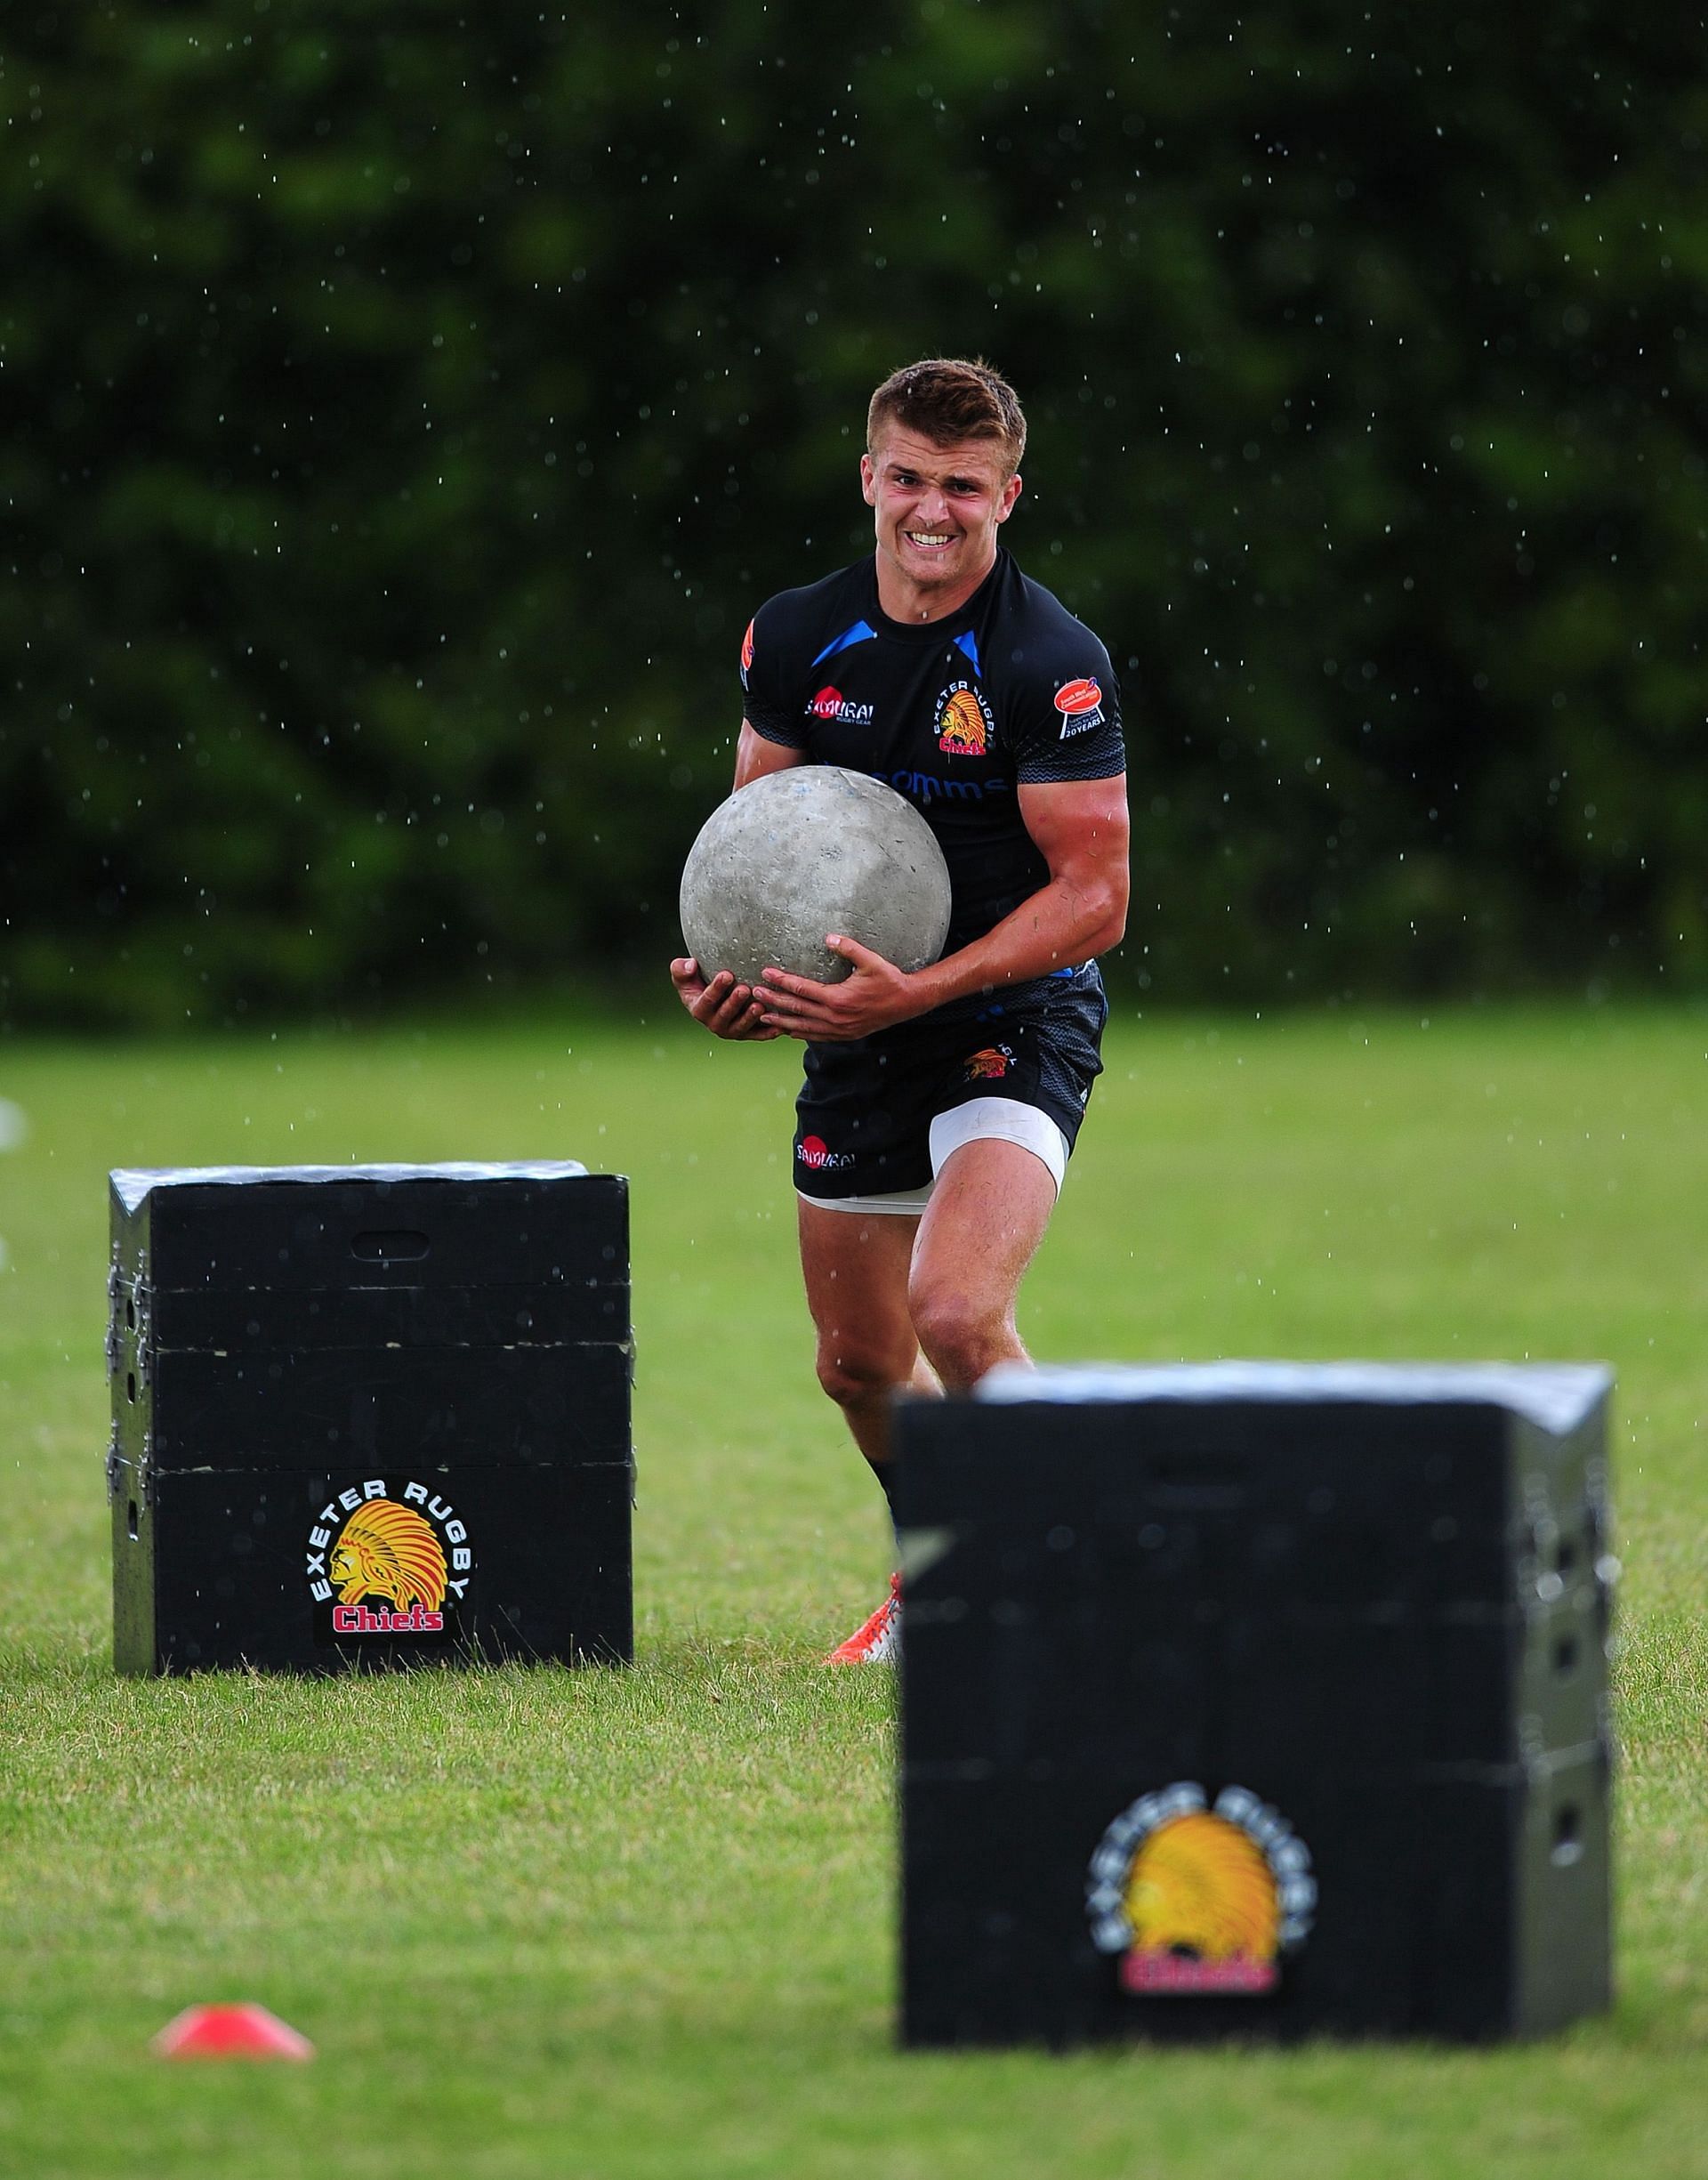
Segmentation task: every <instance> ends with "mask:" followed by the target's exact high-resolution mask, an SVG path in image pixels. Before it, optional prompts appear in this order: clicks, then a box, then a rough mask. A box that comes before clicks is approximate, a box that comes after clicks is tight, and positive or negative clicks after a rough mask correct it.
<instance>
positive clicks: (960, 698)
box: [934, 682, 996, 757]
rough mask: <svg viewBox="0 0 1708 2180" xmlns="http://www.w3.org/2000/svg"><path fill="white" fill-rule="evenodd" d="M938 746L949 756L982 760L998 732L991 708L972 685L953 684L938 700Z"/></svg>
mask: <svg viewBox="0 0 1708 2180" xmlns="http://www.w3.org/2000/svg"><path fill="white" fill-rule="evenodd" d="M934 725H935V728H936V732H937V746H938V747H939V749H940V750H941V751H942V752H943V754H944V755H945V756H949V757H982V756H983V755H985V754H986V752H987V750H988V748H989V747H990V744H991V742H992V741H993V740H994V739H995V732H996V723H995V720H994V719H993V718H992V717H991V715H990V706H989V705H987V703H986V702H985V699H984V698H983V697H982V696H981V695H980V694H979V690H976V689H975V688H974V687H973V685H972V683H971V682H950V683H949V686H948V687H947V689H946V690H944V691H943V693H942V695H941V696H940V697H939V698H938V699H937V718H936V720H935V722H934Z"/></svg>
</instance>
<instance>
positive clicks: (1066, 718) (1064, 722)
mask: <svg viewBox="0 0 1708 2180" xmlns="http://www.w3.org/2000/svg"><path fill="white" fill-rule="evenodd" d="M1055 705H1056V709H1057V710H1058V711H1059V713H1060V714H1061V739H1062V740H1063V741H1064V742H1065V741H1066V740H1067V739H1068V736H1069V735H1070V734H1088V733H1089V732H1090V731H1091V730H1092V728H1093V727H1100V726H1101V725H1102V724H1103V691H1102V690H1101V688H1100V686H1099V685H1098V683H1097V682H1094V681H1092V680H1091V679H1090V678H1089V677H1087V678H1086V679H1085V680H1084V681H1077V682H1063V683H1062V685H1061V687H1060V688H1059V689H1058V690H1057V691H1056V696H1055Z"/></svg>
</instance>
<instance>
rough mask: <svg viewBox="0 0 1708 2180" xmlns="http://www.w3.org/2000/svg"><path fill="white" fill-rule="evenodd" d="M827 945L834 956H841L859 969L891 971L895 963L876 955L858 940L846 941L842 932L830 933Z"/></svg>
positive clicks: (827, 937)
mask: <svg viewBox="0 0 1708 2180" xmlns="http://www.w3.org/2000/svg"><path fill="white" fill-rule="evenodd" d="M825 944H826V946H827V947H828V948H829V949H830V950H831V952H832V953H833V954H840V955H841V956H842V959H843V960H844V961H851V962H852V963H853V965H854V966H855V967H856V968H857V969H890V968H893V967H894V963H893V962H889V961H886V960H885V959H884V957H883V956H882V954H874V952H873V951H872V949H871V948H870V947H869V946H862V945H861V944H860V942H859V941H858V939H845V938H843V936H842V933H840V932H834V931H833V932H831V933H828V934H827V935H826V940H825Z"/></svg>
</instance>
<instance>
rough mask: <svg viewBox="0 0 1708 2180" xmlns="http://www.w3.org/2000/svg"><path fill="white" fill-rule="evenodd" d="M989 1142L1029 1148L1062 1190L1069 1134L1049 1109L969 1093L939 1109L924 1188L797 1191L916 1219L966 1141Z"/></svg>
mask: <svg viewBox="0 0 1708 2180" xmlns="http://www.w3.org/2000/svg"><path fill="white" fill-rule="evenodd" d="M985 1141H989V1142H1003V1143H1018V1144H1019V1146H1020V1148H1021V1150H1022V1151H1030V1152H1031V1153H1032V1155H1033V1157H1034V1158H1035V1159H1042V1161H1043V1164H1044V1165H1045V1166H1047V1167H1049V1168H1050V1173H1051V1178H1052V1179H1053V1180H1054V1182H1055V1184H1056V1193H1057V1194H1058V1195H1059V1194H1060V1193H1061V1184H1062V1182H1063V1180H1064V1179H1065V1177H1066V1175H1067V1172H1068V1138H1067V1137H1066V1136H1065V1135H1064V1134H1062V1132H1061V1130H1060V1129H1059V1127H1058V1126H1056V1124H1055V1122H1054V1121H1053V1120H1052V1119H1051V1118H1050V1116H1049V1114H1048V1113H1046V1112H1040V1111H1039V1110H1038V1109H1037V1107H1036V1106H1035V1105H1022V1104H1021V1103H1020V1102H1019V1099H1018V1098H969V1099H968V1100H967V1102H966V1103H965V1104H964V1105H951V1106H950V1108H949V1110H947V1112H946V1113H939V1114H938V1115H937V1116H936V1118H934V1119H933V1120H932V1122H931V1180H930V1181H929V1182H928V1183H926V1185H925V1186H924V1187H923V1188H922V1189H898V1190H896V1191H894V1192H893V1193H891V1194H890V1195H886V1196H809V1195H808V1194H807V1192H806V1191H805V1190H804V1189H801V1190H797V1191H796V1193H797V1194H798V1195H799V1197H800V1199H801V1200H802V1203H803V1204H816V1205H817V1206H818V1209H819V1210H821V1211H862V1212H874V1211H875V1212H880V1213H885V1212H887V1213H890V1214H892V1215H895V1216H896V1217H898V1218H908V1219H916V1218H918V1217H919V1215H920V1214H921V1213H922V1211H923V1210H924V1208H925V1207H926V1205H927V1204H928V1203H930V1202H931V1191H932V1190H933V1189H934V1188H935V1187H936V1186H937V1176H938V1175H939V1174H940V1173H941V1172H942V1170H943V1168H944V1167H945V1166H946V1165H947V1163H948V1161H949V1159H951V1158H952V1157H953V1156H954V1154H955V1152H956V1151H958V1150H960V1148H961V1146H962V1145H963V1143H971V1142H985Z"/></svg>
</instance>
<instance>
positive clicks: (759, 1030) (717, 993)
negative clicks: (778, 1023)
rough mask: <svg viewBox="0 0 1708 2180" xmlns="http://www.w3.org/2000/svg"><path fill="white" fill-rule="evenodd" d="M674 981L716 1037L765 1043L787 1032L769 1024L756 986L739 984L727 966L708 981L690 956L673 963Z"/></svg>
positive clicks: (678, 992)
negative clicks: (754, 992) (756, 991)
mask: <svg viewBox="0 0 1708 2180" xmlns="http://www.w3.org/2000/svg"><path fill="white" fill-rule="evenodd" d="M670 981H671V982H672V983H673V984H674V985H675V987H676V997H678V998H679V999H680V1000H681V1003H682V1005H684V1006H685V1007H686V1008H687V1009H688V1011H689V1013H690V1014H691V1015H692V1016H693V1017H694V1019H695V1021H697V1022H698V1023H699V1024H700V1025H701V1026H702V1028H704V1029H709V1030H710V1031H711V1032H712V1034H713V1037H722V1038H736V1039H739V1040H744V1041H747V1042H751V1043H753V1044H764V1043H767V1042H769V1039H771V1038H777V1037H781V1036H782V1034H783V1032H782V1031H781V1030H780V1029H769V1028H768V1027H767V1026H766V1022H765V1010H764V1006H763V1004H762V1003H761V1001H759V1000H756V999H755V998H754V997H753V987H752V986H751V985H750V984H737V981H736V980H735V978H734V977H733V976H731V975H730V973H729V971H728V970H727V969H720V970H719V972H718V973H717V974H716V976H714V977H713V979H712V981H711V982H710V983H709V984H708V983H707V982H706V981H705V978H704V977H703V976H702V975H701V974H700V965H699V963H698V962H697V961H696V960H694V959H693V957H691V956H689V957H685V958H684V959H682V960H681V961H673V962H672V963H671V965H670Z"/></svg>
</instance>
